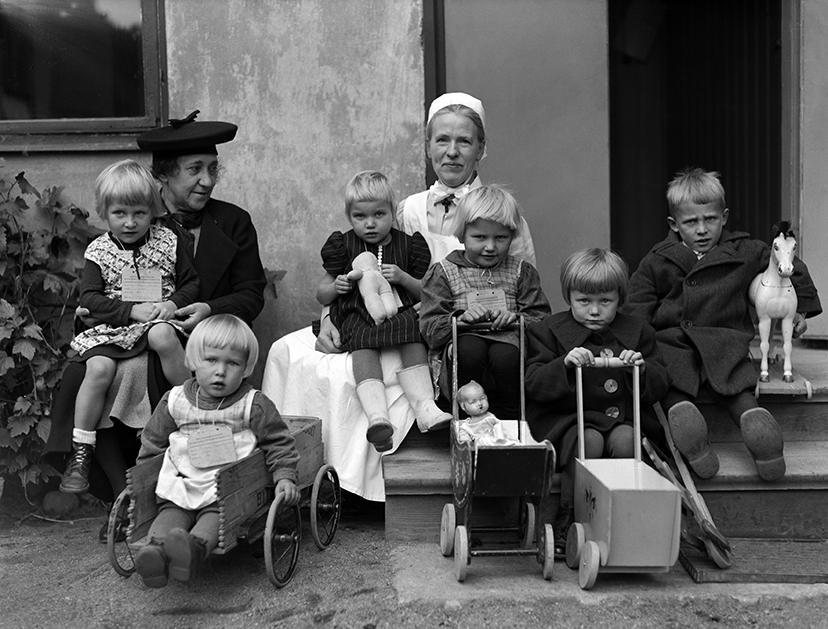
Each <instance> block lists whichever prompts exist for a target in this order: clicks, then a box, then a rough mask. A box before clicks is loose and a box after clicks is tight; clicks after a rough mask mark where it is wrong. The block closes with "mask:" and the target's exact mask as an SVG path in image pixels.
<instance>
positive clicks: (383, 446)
mask: <svg viewBox="0 0 828 629" xmlns="http://www.w3.org/2000/svg"><path fill="white" fill-rule="evenodd" d="M356 392H357V397H358V398H359V402H360V404H362V410H363V411H365V414H366V415H367V416H368V430H366V431H365V438H366V439H367V440H368V441H369V442H370V443H371V445H373V446H374V449H375V450H376V451H377V452H386V451H387V450H390V449H391V448H392V447H393V445H394V444H393V441H392V439H391V438H392V437H393V436H394V426H393V425H392V424H391V422H390V421H388V402H387V399H386V397H385V383H384V382H383V381H382V380H377V379H376V378H369V379H368V380H363V381H362V382H360V383H359V384H358V385H357V388H356Z"/></svg>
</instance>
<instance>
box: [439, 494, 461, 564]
mask: <svg viewBox="0 0 828 629" xmlns="http://www.w3.org/2000/svg"><path fill="white" fill-rule="evenodd" d="M456 526H457V511H456V510H455V508H454V505H453V504H452V503H450V502H447V503H446V504H445V505H443V515H442V517H441V518H440V552H441V553H443V557H451V554H452V553H453V552H454V529H455V527H456Z"/></svg>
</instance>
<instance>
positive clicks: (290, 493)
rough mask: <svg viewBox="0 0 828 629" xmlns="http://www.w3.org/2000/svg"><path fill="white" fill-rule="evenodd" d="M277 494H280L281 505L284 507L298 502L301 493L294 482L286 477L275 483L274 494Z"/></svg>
mask: <svg viewBox="0 0 828 629" xmlns="http://www.w3.org/2000/svg"><path fill="white" fill-rule="evenodd" d="M279 494H282V506H284V507H292V506H293V505H297V504H299V498H300V497H301V495H302V494H301V493H300V492H299V489H298V488H297V487H296V483H294V482H293V481H292V480H288V479H287V478H283V479H282V480H280V481H279V482H278V483H276V496H277V497H278V495H279Z"/></svg>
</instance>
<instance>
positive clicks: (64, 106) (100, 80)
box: [0, 0, 147, 120]
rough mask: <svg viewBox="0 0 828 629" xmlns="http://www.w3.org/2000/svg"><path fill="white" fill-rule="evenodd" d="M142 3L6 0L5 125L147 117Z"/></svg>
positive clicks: (1, 92)
mask: <svg viewBox="0 0 828 629" xmlns="http://www.w3.org/2000/svg"><path fill="white" fill-rule="evenodd" d="M141 26H142V24H141V0H0V120H43V119H78V118H123V117H129V118H136V117H142V116H145V115H146V113H147V112H146V111H145V98H144V57H143V49H142V45H143V44H142V42H143V39H142V32H141Z"/></svg>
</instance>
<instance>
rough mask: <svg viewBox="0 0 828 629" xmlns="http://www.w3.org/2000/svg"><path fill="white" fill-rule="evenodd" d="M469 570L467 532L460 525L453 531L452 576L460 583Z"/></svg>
mask: <svg viewBox="0 0 828 629" xmlns="http://www.w3.org/2000/svg"><path fill="white" fill-rule="evenodd" d="M468 570H469V533H468V530H467V529H466V527H465V526H463V525H460V526H458V527H457V528H456V529H455V531H454V576H455V577H456V578H457V580H458V581H460V583H462V582H463V581H465V580H466V574H467V573H468Z"/></svg>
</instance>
